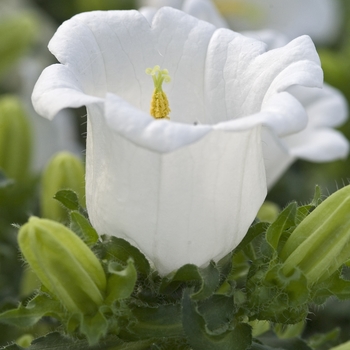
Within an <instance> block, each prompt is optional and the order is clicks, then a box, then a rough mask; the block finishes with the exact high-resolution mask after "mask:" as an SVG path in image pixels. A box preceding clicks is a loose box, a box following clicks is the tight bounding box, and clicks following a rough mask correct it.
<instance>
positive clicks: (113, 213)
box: [86, 106, 266, 274]
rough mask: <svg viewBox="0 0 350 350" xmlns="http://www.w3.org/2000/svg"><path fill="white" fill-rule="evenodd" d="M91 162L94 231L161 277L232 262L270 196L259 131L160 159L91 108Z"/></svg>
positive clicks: (223, 136) (207, 140) (210, 138)
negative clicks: (124, 243)
mask: <svg viewBox="0 0 350 350" xmlns="http://www.w3.org/2000/svg"><path fill="white" fill-rule="evenodd" d="M106 110H107V111H109V109H108V108H107V109H106ZM168 124H169V125H172V124H173V123H170V122H168ZM146 128H147V127H146ZM122 131H123V128H122ZM87 154H88V155H89V156H88V157H87V178H86V182H87V184H88V186H87V188H86V202H87V206H88V212H89V217H90V220H91V222H92V224H93V226H94V227H95V228H96V229H97V231H98V232H99V233H100V234H103V233H105V234H110V235H116V236H119V237H124V238H125V239H127V240H129V241H131V242H132V243H134V244H136V245H137V246H138V247H140V249H141V250H142V251H143V252H144V253H145V254H146V256H148V257H149V258H150V259H151V260H152V261H153V262H154V264H155V265H156V267H157V269H158V270H159V272H160V273H161V274H166V273H169V272H171V271H172V270H174V269H177V268H179V267H180V266H182V265H183V264H186V263H193V264H196V265H198V266H204V265H206V264H208V262H209V261H210V260H211V259H214V260H216V261H217V260H218V259H220V258H221V257H223V256H224V255H225V254H227V253H228V252H229V251H230V250H232V249H233V248H234V247H235V246H236V245H237V244H238V243H239V242H240V240H241V239H242V238H243V236H244V235H245V233H246V231H247V229H248V227H249V225H250V224H251V222H252V221H253V219H254V216H255V214H256V212H257V210H258V208H259V206H260V205H261V203H262V201H263V199H264V197H265V194H266V185H265V181H266V180H265V175H264V174H265V171H264V164H263V161H262V154H261V140H260V127H259V126H258V127H255V128H252V129H249V130H245V131H241V132H234V134H232V132H227V131H212V132H209V133H207V134H206V135H205V136H204V137H202V138H201V139H199V140H198V141H197V142H194V143H192V144H190V145H187V146H186V147H182V148H179V149H176V150H175V151H173V152H170V153H159V152H153V151H150V150H149V149H148V148H143V147H140V146H139V145H137V144H135V143H134V142H133V140H129V139H128V138H126V137H125V135H123V134H120V133H119V131H116V130H114V129H113V128H111V127H109V126H108V125H107V124H106V120H105V119H104V116H103V110H102V109H99V107H98V106H90V107H88V139H87ZM111 189H113V190H111ZM245 208H246V209H245ZM247 208H249V210H247Z"/></svg>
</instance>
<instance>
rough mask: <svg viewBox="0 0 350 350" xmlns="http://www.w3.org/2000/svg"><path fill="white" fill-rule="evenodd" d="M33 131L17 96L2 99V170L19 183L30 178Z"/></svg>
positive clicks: (0, 117)
mask: <svg viewBox="0 0 350 350" xmlns="http://www.w3.org/2000/svg"><path fill="white" fill-rule="evenodd" d="M31 146H32V145H31V130H30V124H29V120H28V117H27V115H26V113H25V111H24V109H23V107H22V104H21V102H20V101H19V99H18V98H17V97H15V96H11V95H5V96H3V97H1V98H0V168H2V169H3V171H4V172H5V174H6V175H7V176H8V177H9V178H13V179H15V180H17V181H22V180H25V179H26V177H27V176H28V172H29V165H30V156H31Z"/></svg>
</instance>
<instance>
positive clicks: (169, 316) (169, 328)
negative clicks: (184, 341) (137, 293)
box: [123, 304, 184, 340]
mask: <svg viewBox="0 0 350 350" xmlns="http://www.w3.org/2000/svg"><path fill="white" fill-rule="evenodd" d="M131 310H132V314H133V315H134V317H135V318H136V320H137V322H135V324H134V325H133V326H130V327H129V329H130V332H131V333H130V334H129V337H130V340H134V339H144V338H164V337H183V336H184V332H183V328H182V322H181V305H180V304H168V305H158V306H155V307H147V306H139V305H135V306H133V307H131ZM125 336H126V337H127V335H125ZM123 339H124V337H123Z"/></svg>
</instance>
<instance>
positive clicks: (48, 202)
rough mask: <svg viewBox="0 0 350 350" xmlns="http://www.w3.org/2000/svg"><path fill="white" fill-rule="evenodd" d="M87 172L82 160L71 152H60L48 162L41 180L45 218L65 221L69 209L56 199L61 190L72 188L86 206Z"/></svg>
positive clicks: (43, 214)
mask: <svg viewBox="0 0 350 350" xmlns="http://www.w3.org/2000/svg"><path fill="white" fill-rule="evenodd" d="M84 177H85V173H84V165H83V163H82V161H81V160H80V159H79V158H78V157H76V156H74V155H73V154H71V153H69V152H60V153H57V154H56V155H54V156H53V157H52V158H51V159H50V160H49V162H48V164H47V166H46V168H45V170H44V172H43V176H42V182H41V214H42V216H43V217H44V218H48V219H52V220H56V221H65V220H67V219H68V214H67V211H66V210H65V209H64V208H63V207H62V206H61V204H60V203H59V202H58V201H57V200H55V199H54V196H55V194H56V193H57V192H58V191H59V190H63V189H71V190H73V191H75V192H76V193H77V194H78V198H79V199H80V201H83V203H81V204H82V205H83V206H84V207H85V202H84V200H85V186H84V182H85V179H84Z"/></svg>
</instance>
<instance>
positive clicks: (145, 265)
mask: <svg viewBox="0 0 350 350" xmlns="http://www.w3.org/2000/svg"><path fill="white" fill-rule="evenodd" d="M99 248H100V250H101V252H100V255H101V256H102V259H107V260H109V261H117V262H120V263H121V264H124V265H126V264H127V263H128V260H129V258H132V259H133V261H134V265H135V267H136V269H137V272H138V273H141V274H143V275H146V276H148V275H149V274H150V272H151V267H150V264H149V262H148V260H147V259H146V257H145V256H144V255H143V254H142V253H141V252H140V251H139V250H138V249H137V248H136V247H134V246H132V245H131V244H130V243H129V242H127V241H126V240H124V239H122V238H117V237H110V239H109V241H105V242H103V243H102V244H101V245H99Z"/></svg>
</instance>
